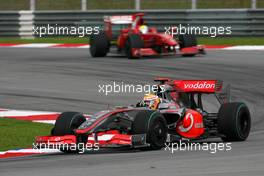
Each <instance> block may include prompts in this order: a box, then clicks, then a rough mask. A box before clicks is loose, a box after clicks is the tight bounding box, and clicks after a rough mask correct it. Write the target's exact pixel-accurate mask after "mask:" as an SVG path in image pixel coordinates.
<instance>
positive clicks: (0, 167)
mask: <svg viewBox="0 0 264 176" xmlns="http://www.w3.org/2000/svg"><path fill="white" fill-rule="evenodd" d="M0 53H1V55H0V107H3V108H13V109H29V110H48V111H59V112H60V111H66V110H74V111H81V112H87V113H94V112H96V111H98V110H101V109H106V108H107V107H108V106H110V107H112V106H117V105H123V104H125V105H128V104H134V103H135V102H137V101H138V100H139V98H140V97H141V96H142V94H137V93H121V94H111V95H108V96H105V95H104V94H103V93H102V92H98V91H99V88H98V85H99V84H100V85H103V84H107V83H110V82H111V81H116V82H119V83H121V82H122V81H123V82H124V83H127V84H146V83H152V81H151V80H152V79H153V77H155V76H166V77H171V78H175V79H221V80H223V81H225V83H230V84H232V95H233V96H232V99H233V100H234V101H243V102H245V103H246V104H247V105H248V106H249V108H250V111H251V114H252V121H253V124H252V133H251V135H250V137H249V138H248V140H247V141H246V142H236V143H232V150H231V151H228V152H227V151H218V152H216V153H215V154H212V153H210V152H209V151H176V152H175V153H174V154H171V153H170V152H169V151H168V150H167V151H165V150H159V151H148V152H141V151H137V150H136V151H131V150H127V149H122V150H102V151H100V152H86V153H85V154H80V155H74V154H67V155H65V154H51V155H37V156H27V157H20V158H11V159H3V160H0V173H1V174H0V175H1V176H7V175H8V176H10V175H12V176H16V175H19V176H20V175H27V176H31V175H38V176H42V175H43V176H44V175H53V176H56V175H58V176H59V175H84V176H87V175H109V176H112V175H113V176H118V175H146V176H148V175H151V176H153V175H208V176H209V175H219V176H220V175H232V176H233V175H240V176H242V175H245V176H248V175H263V174H264V167H263V166H264V165H263V163H264V147H263V145H264V127H263V125H264V123H263V119H264V115H263V106H264V101H263V98H264V82H263V74H264V57H263V51H209V52H208V54H207V55H206V56H201V57H190V58H188V57H187V58H182V57H169V58H144V59H140V60H128V59H126V58H122V57H115V56H111V57H106V58H91V57H89V55H88V51H87V50H86V49H19V48H16V49H14V48H5V49H3V48H1V49H0ZM208 106H209V107H210V108H212V109H213V108H214V106H215V105H214V104H213V103H212V104H210V102H209V103H208Z"/></svg>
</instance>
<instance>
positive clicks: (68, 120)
mask: <svg viewBox="0 0 264 176" xmlns="http://www.w3.org/2000/svg"><path fill="white" fill-rule="evenodd" d="M85 120H86V119H85V117H84V116H83V115H82V114H81V113H79V112H64V113H62V114H61V115H60V116H59V117H58V119H57V120H56V123H55V126H54V128H53V129H52V131H51V135H53V136H64V135H73V134H74V130H75V129H77V128H78V127H79V126H80V125H81V124H82V123H83V122H84V121H85ZM79 142H81V141H79ZM60 150H61V151H62V152H65V153H75V152H78V150H74V151H72V150H70V149H69V148H67V149H66V148H61V149H60Z"/></svg>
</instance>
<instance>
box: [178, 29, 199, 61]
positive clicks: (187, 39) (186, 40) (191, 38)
mask: <svg viewBox="0 0 264 176" xmlns="http://www.w3.org/2000/svg"><path fill="white" fill-rule="evenodd" d="M179 41H180V49H182V48H187V47H192V46H197V39H196V36H195V35H190V34H185V35H179ZM182 56H184V57H192V56H195V54H183V55H182Z"/></svg>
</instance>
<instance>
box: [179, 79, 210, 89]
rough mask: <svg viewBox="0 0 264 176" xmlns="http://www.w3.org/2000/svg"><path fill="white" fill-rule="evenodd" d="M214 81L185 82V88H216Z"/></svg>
mask: <svg viewBox="0 0 264 176" xmlns="http://www.w3.org/2000/svg"><path fill="white" fill-rule="evenodd" d="M214 88H215V84H214V83H208V82H207V81H204V82H200V81H198V82H196V83H185V84H184V89H214Z"/></svg>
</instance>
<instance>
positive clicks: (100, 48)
mask: <svg viewBox="0 0 264 176" xmlns="http://www.w3.org/2000/svg"><path fill="white" fill-rule="evenodd" d="M109 48H110V42H109V40H108V37H107V36H106V34H105V32H103V31H100V33H99V34H97V35H92V36H91V37H90V54H91V56H92V57H104V56H106V55H107V53H108V52H109Z"/></svg>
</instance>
